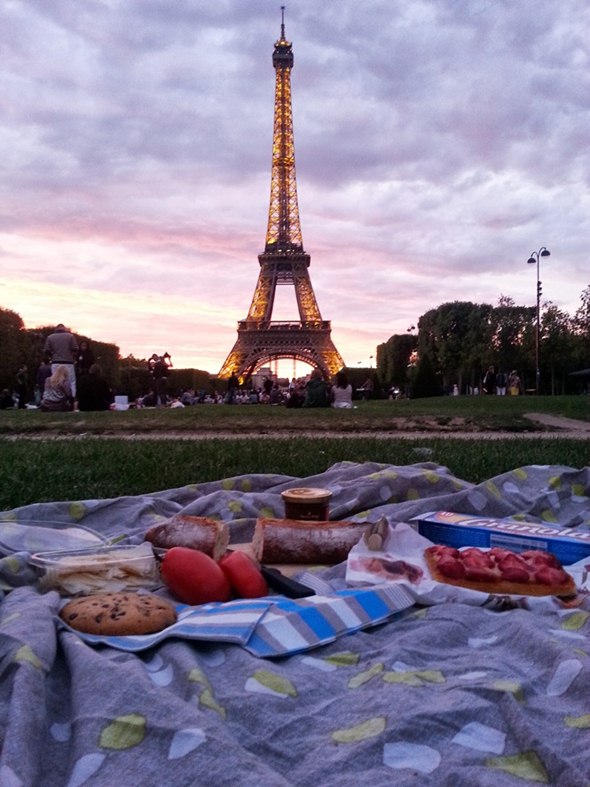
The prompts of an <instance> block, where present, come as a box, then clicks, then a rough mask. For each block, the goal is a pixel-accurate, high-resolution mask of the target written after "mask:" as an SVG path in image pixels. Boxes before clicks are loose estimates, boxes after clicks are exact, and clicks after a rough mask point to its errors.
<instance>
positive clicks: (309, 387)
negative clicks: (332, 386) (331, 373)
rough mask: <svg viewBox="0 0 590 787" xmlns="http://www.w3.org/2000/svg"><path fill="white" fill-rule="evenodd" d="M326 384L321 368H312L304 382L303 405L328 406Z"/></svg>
mask: <svg viewBox="0 0 590 787" xmlns="http://www.w3.org/2000/svg"><path fill="white" fill-rule="evenodd" d="M329 404H330V402H329V399H328V386H327V385H326V381H325V380H324V376H323V374H322V370H321V369H314V370H313V371H312V373H311V376H310V378H309V380H308V381H307V383H306V384H305V401H304V403H303V406H304V407H328V406H329Z"/></svg>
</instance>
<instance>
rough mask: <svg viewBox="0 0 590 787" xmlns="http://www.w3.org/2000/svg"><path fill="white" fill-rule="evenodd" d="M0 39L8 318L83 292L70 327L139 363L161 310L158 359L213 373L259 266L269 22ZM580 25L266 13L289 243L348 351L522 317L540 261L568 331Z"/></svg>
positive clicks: (115, 28)
mask: <svg viewBox="0 0 590 787" xmlns="http://www.w3.org/2000/svg"><path fill="white" fill-rule="evenodd" d="M0 23H1V24H0V47H1V50H0V51H1V52H2V65H1V66H0V73H1V74H2V82H3V91H2V95H0V108H1V109H2V111H1V113H0V147H1V150H2V162H3V170H4V177H3V178H2V179H1V180H0V196H1V200H0V248H1V249H2V252H1V253H2V259H3V263H4V262H6V270H7V273H6V276H5V278H4V279H3V280H2V284H3V285H4V288H3V290H2V297H6V298H7V299H8V301H7V302H6V303H2V305H3V306H5V307H9V308H16V310H17V311H20V313H21V314H22V316H23V317H24V319H25V321H28V320H33V319H36V315H37V314H38V313H39V310H41V309H42V308H47V309H48V310H52V309H53V308H54V307H56V308H57V306H58V305H59V307H60V309H63V308H67V304H68V303H70V304H71V303H72V298H74V297H75V298H78V297H80V298H82V299H86V300H87V302H88V304H89V306H88V308H87V309H86V310H85V311H82V310H81V311H80V312H77V311H76V312H75V314H73V315H72V318H68V319H69V320H70V322H73V320H74V318H75V319H76V320H77V319H79V320H81V321H87V324H86V323H85V324H86V328H85V330H86V331H87V332H88V333H90V334H93V335H96V336H97V338H98V337H99V336H100V335H102V334H101V330H103V329H105V330H106V323H107V322H108V326H109V330H112V326H113V325H117V326H118V327H117V330H118V332H119V333H120V334H121V336H122V337H128V338H127V339H124V338H121V339H120V340H119V344H124V343H125V341H128V342H129V343H130V345H134V343H136V342H137V341H138V338H137V337H139V336H141V335H142V331H141V324H142V323H143V322H144V320H146V319H149V318H148V317H147V313H148V312H149V310H148V309H147V308H146V304H149V306H150V308H154V307H153V303H154V302H156V303H157V299H158V294H164V295H165V297H166V299H167V301H169V302H171V303H173V304H174V308H173V313H171V314H170V316H169V318H168V317H167V318H166V319H165V320H160V321H159V325H160V326H162V327H163V326H166V330H170V332H171V333H170V335H171V338H170V341H169V342H168V344H169V346H171V342H172V340H173V336H174V334H177V333H178V330H174V328H175V326H176V328H177V327H178V324H179V323H181V324H182V323H183V322H184V323H187V324H189V325H190V331H191V333H192V335H194V336H195V337H196V339H195V346H197V348H198V349H197V350H195V352H196V353H197V354H199V355H200V354H202V355H203V357H205V356H206V358H207V359H208V363H209V368H211V370H212V371H215V367H216V365H220V364H221V361H222V360H223V357H225V354H226V353H227V351H229V349H230V346H231V344H232V343H233V340H234V338H235V321H236V320H237V319H241V318H243V317H244V316H245V313H246V311H247V308H248V305H249V301H250V297H251V295H252V292H253V290H254V286H255V283H256V277H257V275H258V270H259V266H258V260H257V255H258V254H259V253H260V252H261V251H262V250H263V247H264V238H265V232H266V221H267V210H268V199H269V193H270V164H271V144H272V120H273V117H272V113H273V95H274V71H273V68H272V60H271V55H272V51H273V45H274V42H275V40H276V39H277V38H278V35H279V32H280V5H279V4H274V3H271V2H268V0H249V2H243V0H216V2H207V3H204V2H202V1H201V0H187V1H186V2H183V3H170V2H169V0H126V1H125V2H123V1H122V0H102V1H100V2H99V1H98V0H84V2H83V3H77V4H75V5H73V4H72V3H71V1H70V0H52V2H51V3H47V2H46V1H45V0H29V2H27V3H7V4H5V5H4V6H3V8H2V9H0ZM589 27H590V15H589V13H588V10H587V9H586V8H585V6H584V5H583V4H580V3H579V2H578V0H562V2H560V3H558V4H556V3H555V2H553V0H536V2H535V3H534V4H533V3H530V2H526V1H524V0H523V2H519V3H514V2H512V1H511V0H416V2H412V3H406V4H398V3H390V2H387V1H386V0H363V2H362V3H358V2H356V0H340V1H339V2H338V3H321V4H318V3H317V1H316V0H297V2H296V3H292V4H291V5H290V6H288V7H287V11H286V34H287V37H288V38H289V39H290V40H292V41H293V47H294V53H295V67H294V70H293V74H292V88H293V109H294V126H295V144H296V161H297V174H298V186H299V205H300V210H301V225H302V231H303V237H304V242H305V245H306V248H307V250H308V251H309V252H310V253H311V255H312V267H311V275H312V281H313V284H314V288H315V290H316V294H317V297H318V302H319V304H320V309H321V311H322V314H323V316H324V317H325V318H326V319H331V320H332V323H333V327H334V332H335V336H336V335H338V336H340V337H342V340H343V341H344V342H345V343H346V347H347V350H348V352H350V354H351V355H352V356H358V357H359V358H362V357H364V358H365V359H366V358H367V357H368V356H369V355H370V354H374V344H376V343H378V342H380V341H384V340H385V339H386V338H388V336H389V335H390V333H392V332H395V331H401V332H404V331H405V329H406V327H407V325H409V324H415V322H416V320H417V319H418V317H419V316H420V314H422V313H423V312H425V311H426V310H427V309H429V308H433V307H434V306H436V305H438V304H439V303H441V302H446V301H452V300H457V299H459V300H461V299H468V300H481V301H485V302H489V303H493V302H496V301H497V298H498V297H499V295H500V294H501V293H504V294H509V295H511V296H512V297H514V298H515V300H516V301H517V302H520V301H523V302H530V300H531V299H532V298H533V290H534V282H533V281H532V279H531V275H530V274H531V270H530V269H527V267H526V259H527V257H528V254H529V253H530V250H531V249H534V248H538V247H539V246H540V245H547V246H549V247H550V248H551V249H552V256H551V258H550V260H549V261H548V262H546V271H545V272H544V276H543V278H544V292H545V293H547V295H548V297H551V299H552V300H553V301H554V302H556V303H557V305H559V306H560V307H562V308H565V309H566V310H569V311H573V310H575V308H576V305H577V302H578V298H579V294H580V293H581V292H582V290H583V289H584V287H585V286H586V285H587V282H588V274H587V263H586V248H585V242H586V238H587V237H588V230H589V219H588V216H589V215H590V213H589V207H590V205H589V204H588V203H589V198H588V185H589V183H590V161H589V153H588V151H589V150H590V146H589V142H590V130H589V127H588V122H587V118H588V109H589V104H590V90H589V88H590V85H589V81H590V70H589V69H588V65H589V64H588V50H587V40H588V35H589V33H590V30H589ZM17 269H18V270H19V271H20V272H21V279H20V285H19V279H18V277H17V275H16V273H13V271H16V270H17ZM19 286H20V290H19ZM68 286H72V287H74V288H76V289H75V292H76V295H75V296H71V297H70V298H69V299H68V297H67V293H68ZM62 290H63V292H64V298H65V300H64V301H63V302H62V301H61V300H60V299H61V297H62V294H61V292H62ZM27 293H28V296H27ZM125 293H134V294H135V295H134V296H133V297H132V298H131V300H130V301H129V302H128V304H127V309H126V310H125V308H124V307H123V305H124V303H125V299H124V298H125ZM5 294H6V295H5ZM135 296H137V297H135ZM27 297H28V300H27ZM101 298H102V300H101ZM107 303H108V307H106V306H104V304H107ZM43 304H45V307H44V306H43ZM100 304H103V307H104V308H103V307H101V305H100ZM101 308H102V311H101ZM118 312H121V313H119V314H118ZM107 313H108V321H107V320H106V319H104V315H105V314H107ZM117 314H118V316H117ZM200 315H201V316H200ZM51 319H52V315H50V314H47V315H46V316H45V317H43V319H40V320H39V323H43V322H48V321H51ZM175 320H176V322H175ZM212 321H213V322H214V323H215V324H216V325H217V326H218V330H217V331H216V333H215V337H214V344H215V347H210V346H209V345H210V343H211V342H212V341H213V339H212V338H211V324H212ZM406 323H407V325H406ZM138 324H139V327H138ZM83 327H84V326H79V329H80V330H82V329H83ZM151 330H152V327H150V332H151ZM105 338H107V337H106V334H105ZM148 338H149V342H154V341H155V337H154V336H152V335H151V333H150V336H149V337H148ZM204 344H206V345H207V347H206V348H203V345H204ZM129 351H133V346H130V350H129ZM341 351H342V352H343V354H344V355H345V357H346V356H347V354H348V352H347V351H345V350H344V349H343V348H341ZM215 358H217V361H215V362H211V359H215Z"/></svg>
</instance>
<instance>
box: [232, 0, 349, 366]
mask: <svg viewBox="0 0 590 787" xmlns="http://www.w3.org/2000/svg"><path fill="white" fill-rule="evenodd" d="M272 62H273V67H274V69H275V103H274V132H273V144H272V172H271V187H270V207H269V211H268V226H267V230H266V243H265V247H264V251H263V252H262V254H259V255H258V262H259V263H260V272H259V275H258V281H257V284H256V289H255V290H254V295H253V297H252V302H251V304H250V309H249V310H248V316H247V318H246V319H245V320H241V321H240V322H239V323H238V339H237V341H236V343H235V345H234V347H233V349H232V350H231V352H230V354H229V355H228V357H227V358H226V360H225V362H224V364H223V366H222V367H221V370H220V372H219V375H218V376H219V377H229V376H230V375H231V374H232V372H233V373H236V374H237V375H238V376H241V377H249V376H250V375H251V374H252V372H253V371H254V370H255V369H256V368H257V367H259V366H261V365H262V364H263V363H267V362H269V361H271V360H276V359H279V358H291V359H293V360H299V361H303V362H305V363H308V364H310V365H312V366H318V367H319V368H320V369H322V371H323V372H324V374H325V375H326V376H328V375H333V374H335V373H336V372H337V371H338V370H339V369H341V368H342V367H343V366H344V361H343V360H342V358H341V356H340V354H339V353H338V350H337V349H336V347H335V346H334V344H333V342H332V339H331V338H330V333H331V327H330V323H329V321H327V320H322V316H321V313H320V309H319V306H318V304H317V301H316V297H315V293H314V291H313V287H312V285H311V280H310V278H309V264H310V257H309V254H307V253H306V252H305V251H304V249H303V240H302V237H301V224H300V221H299V206H298V202H297V180H296V174H295V142H294V135H293V111H292V106H291V70H292V68H293V49H292V45H291V43H290V42H289V41H288V40H287V38H286V37H285V7H284V6H282V7H281V35H280V38H279V40H278V41H276V42H275V45H274V50H273V55H272ZM279 285H291V286H293V287H294V289H295V296H296V299H297V308H298V311H299V321H298V322H297V321H290V322H288V323H284V322H273V321H272V312H273V306H274V300H275V293H276V288H277V286H279Z"/></svg>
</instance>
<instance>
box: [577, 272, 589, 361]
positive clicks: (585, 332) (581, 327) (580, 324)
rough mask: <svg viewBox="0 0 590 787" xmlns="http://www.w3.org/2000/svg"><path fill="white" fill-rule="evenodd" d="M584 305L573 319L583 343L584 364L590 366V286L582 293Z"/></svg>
mask: <svg viewBox="0 0 590 787" xmlns="http://www.w3.org/2000/svg"><path fill="white" fill-rule="evenodd" d="M580 299H581V301H582V303H581V304H580V306H579V308H578V310H577V311H576V314H575V316H574V319H573V329H574V332H575V334H576V335H577V336H579V337H580V338H581V339H582V342H583V350H582V352H583V356H584V358H583V359H580V360H582V362H584V363H587V364H589V365H590V284H589V285H588V286H587V287H586V289H585V290H583V291H582V294H581V296H580Z"/></svg>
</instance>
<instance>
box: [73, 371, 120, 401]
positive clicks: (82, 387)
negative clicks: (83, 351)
mask: <svg viewBox="0 0 590 787" xmlns="http://www.w3.org/2000/svg"><path fill="white" fill-rule="evenodd" d="M114 401H115V397H114V396H113V392H112V391H111V389H110V387H109V385H108V383H107V381H106V380H105V379H104V378H103V376H102V369H101V368H100V366H99V365H98V364H97V363H93V364H92V366H91V367H90V369H89V370H88V372H86V373H82V374H81V375H80V378H79V380H78V407H79V408H80V410H85V411H87V412H88V411H92V410H110V408H111V405H112V404H113V402H114Z"/></svg>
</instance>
